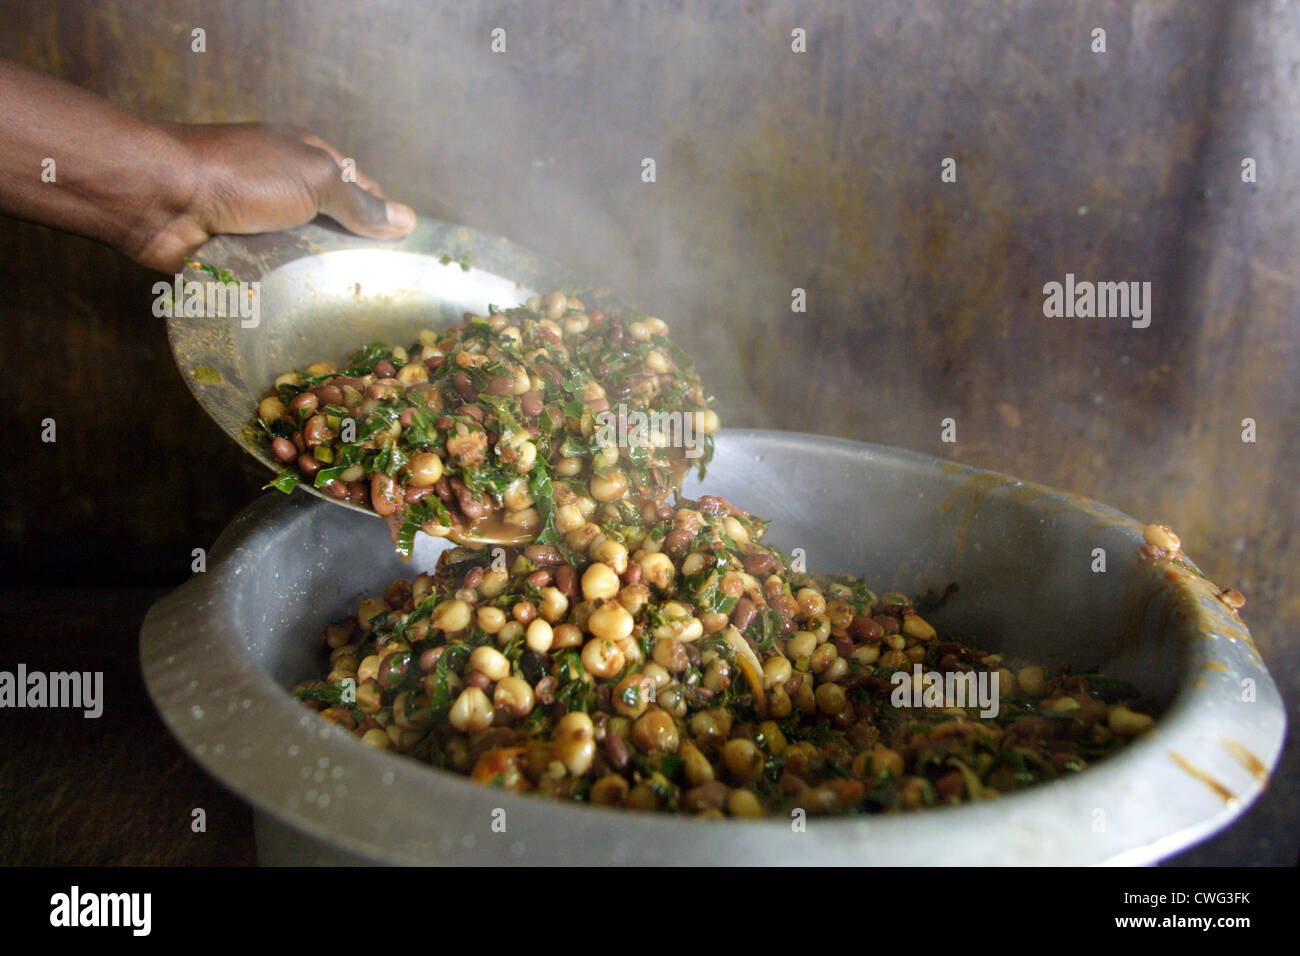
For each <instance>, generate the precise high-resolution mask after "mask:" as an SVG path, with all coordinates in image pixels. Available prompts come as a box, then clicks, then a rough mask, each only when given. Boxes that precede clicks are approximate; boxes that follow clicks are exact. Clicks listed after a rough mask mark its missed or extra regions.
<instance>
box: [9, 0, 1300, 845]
mask: <svg viewBox="0 0 1300 956" xmlns="http://www.w3.org/2000/svg"><path fill="white" fill-rule="evenodd" d="M0 23H3V24H4V28H3V30H0V55H2V56H6V57H10V58H13V59H16V60H18V61H20V62H22V63H25V64H27V65H29V66H31V67H34V68H36V69H39V70H43V71H45V72H48V73H52V74H55V75H58V76H61V77H63V78H65V79H68V80H70V81H72V82H74V83H77V84H79V85H82V86H84V87H87V88H89V89H92V90H95V91H97V92H99V93H102V94H103V95H105V96H107V97H109V98H110V99H112V100H113V101H114V102H117V103H119V104H122V105H124V106H127V107H130V108H133V109H136V110H139V111H141V112H143V113H146V114H148V115H151V116H155V117H159V118H165V119H171V120H177V121H188V122H216V121H238V120H251V119H264V120H272V121H283V122H292V123H297V124H301V125H304V126H307V127H309V128H311V129H313V130H314V131H316V132H317V133H319V134H320V135H321V136H323V137H324V138H326V139H327V140H329V141H331V142H332V143H334V144H336V145H337V146H339V148H340V149H342V150H343V152H344V154H345V155H348V156H352V157H355V158H356V159H357V161H358V163H359V165H360V166H361V168H363V169H365V170H366V171H368V172H369V173H371V174H372V175H374V176H376V177H377V178H378V179H379V180H380V181H381V182H382V183H383V184H384V185H385V188H386V189H387V191H388V193H389V195H391V196H393V197H395V198H400V199H402V200H404V201H406V202H408V203H410V204H411V205H413V206H414V207H415V208H416V209H417V210H418V211H419V212H421V213H424V214H439V215H444V216H451V215H454V216H457V217H459V219H460V220H461V221H463V222H464V223H466V224H467V225H470V226H473V227H475V228H478V229H481V230H484V231H486V232H489V233H499V234H502V235H505V236H508V237H509V238H510V239H512V240H514V241H517V242H519V243H522V244H525V245H530V246H533V247H535V248H537V249H539V250H544V251H545V252H546V253H547V254H548V255H550V256H551V257H552V258H554V259H556V260H559V261H561V262H563V263H565V264H567V265H570V266H572V267H573V268H575V269H577V270H579V271H583V272H586V273H588V274H590V275H593V276H597V277H601V278H602V279H604V280H605V281H607V282H608V283H609V284H611V285H613V286H615V287H617V288H620V289H622V290H624V291H626V292H627V293H628V294H629V295H630V296H631V297H632V298H633V299H635V300H637V301H639V302H640V303H642V304H643V305H644V306H645V307H646V308H647V309H649V310H650V311H652V312H655V313H657V314H660V315H662V316H664V317H665V318H666V319H667V320H668V321H669V322H670V323H671V324H672V325H673V328H674V335H675V336H676V337H677V338H678V339H679V340H680V341H681V342H682V343H683V344H684V345H685V346H686V347H687V348H688V349H690V350H692V351H694V352H695V353H696V354H697V355H699V356H700V361H699V364H700V366H701V371H702V373H703V375H704V376H705V380H706V382H707V383H708V384H709V385H710V386H711V388H712V389H713V391H714V392H716V393H717V394H718V396H719V398H720V409H719V410H720V412H721V414H722V417H723V421H724V423H725V424H731V425H748V426H761V427H775V428H786V429H796V430H804V431H814V432H822V433H827V434H834V435H841V436H845V437H849V438H856V439H861V440H866V441H873V442H880V443H884V444H891V445H901V446H906V447H910V448H915V449H919V450H922V451H926V452H929V453H932V454H936V455H941V456H944V457H949V458H953V459H956V460H960V461H963V462H967V463H970V464H973V465H977V466H982V467H985V468H990V469H994V470H997V471H1002V472H1007V473H1010V474H1014V475H1018V476H1022V477H1025V478H1029V479H1033V480H1036V481H1041V482H1045V483H1048V484H1052V485H1057V486H1061V487H1065V488H1068V489H1070V490H1072V491H1076V492H1079V493H1082V494H1084V495H1088V496H1092V497H1095V498H1098V499H1100V500H1102V501H1105V502H1107V503H1109V504H1113V505H1115V506H1116V507H1118V508H1120V509H1121V510H1123V511H1126V512H1128V513H1130V514H1133V515H1135V516H1136V517H1139V518H1141V519H1143V520H1147V521H1160V522H1166V523H1168V524H1170V525H1172V526H1173V527H1174V528H1175V529H1176V530H1177V531H1178V533H1179V534H1180V535H1181V536H1182V540H1183V542H1184V547H1185V549H1186V551H1187V552H1188V553H1189V554H1191V555H1192V557H1193V558H1194V559H1195V560H1196V561H1197V562H1198V563H1199V564H1200V565H1201V567H1202V568H1203V569H1204V570H1205V571H1206V572H1207V573H1208V574H1209V575H1210V577H1212V578H1213V579H1215V580H1216V581H1218V582H1220V583H1221V584H1223V585H1234V586H1236V587H1237V588H1238V589H1239V590H1241V591H1242V592H1243V593H1244V594H1245V595H1246V597H1247V601H1248V604H1247V606H1246V608H1245V611H1244V617H1245V619H1246V621H1247V623H1248V624H1249V625H1250V627H1251V629H1252V631H1253V633H1254V635H1255V637H1256V639H1257V641H1258V644H1259V646H1260V648H1261V650H1262V652H1263V655H1264V658H1265V660H1266V661H1267V662H1268V663H1269V666H1270V668H1271V670H1272V672H1273V674H1274V677H1275V678H1276V679H1277V681H1278V683H1279V684H1280V685H1281V687H1282V690H1283V693H1284V695H1285V696H1286V697H1287V698H1288V700H1289V701H1290V702H1291V703H1292V711H1291V713H1292V719H1293V721H1294V719H1295V716H1296V711H1295V707H1294V703H1295V701H1296V700H1297V699H1300V694H1298V693H1297V691H1298V690H1300V687H1298V686H1297V685H1298V673H1300V667H1298V666H1297V665H1298V664H1300V650H1298V649H1297V645H1296V642H1295V640H1294V636H1293V632H1294V629H1295V627H1296V624H1297V622H1298V621H1300V596H1297V594H1296V592H1295V590H1294V580H1293V579H1294V574H1293V573H1292V572H1293V569H1294V568H1295V567H1296V566H1297V563H1298V559H1300V539H1297V536H1296V534H1295V513H1296V503H1297V498H1296V488H1295V480H1296V464H1297V459H1298V458H1300V450H1298V446H1297V443H1296V430H1295V427H1294V426H1295V423H1296V421H1297V412H1300V390H1298V389H1297V388H1296V381H1297V375H1298V373H1300V324H1298V323H1297V318H1298V317H1300V312H1298V302H1297V294H1296V293H1297V286H1298V284H1300V270H1298V269H1297V267H1296V261H1297V253H1300V218H1298V217H1297V212H1298V211H1300V178H1298V177H1297V174H1298V173H1300V135H1298V133H1300V126H1298V119H1297V118H1298V117H1300V10H1297V8H1296V7H1295V6H1285V5H1283V4H1275V3H1271V2H1246V0H1233V2H1201V3H1174V2H1167V0H1124V2H1111V0H1098V2H1077V3H1065V2H1062V3H1033V2H1013V0H972V2H965V3H960V4H959V3H938V2H906V0H883V2H875V3H871V4H866V3H856V2H855V3H849V2H847V0H845V2H838V3H829V2H827V3H818V4H808V3H758V2H748V3H745V2H727V3H721V2H719V3H713V4H682V3H665V2H650V0H643V2H628V3H609V2H582V3H575V2H572V0H539V2H534V3H529V4H526V5H514V4H503V3H491V2H474V0H462V2H457V3H438V4H432V3H418V2H415V0H387V2H373V3H366V4H356V3H344V2H300V3H292V4H290V3H260V2H220V3H212V2H209V3H198V2H190V3H186V2H164V3H154V4H141V3H137V2H126V0H103V2H98V3H93V4H91V3H79V2H75V0H53V2H50V3H45V4H40V5H36V4H30V3H22V2H16V0H0ZM498 26H500V27H503V28H504V29H505V30H506V33H507V52H506V53H505V54H492V53H490V52H489V40H490V33H491V30H492V29H493V28H494V27H498ZM195 27H202V28H203V29H205V30H206V32H207V37H206V40H207V52H206V53H194V52H191V30H192V29H193V28H195ZM795 27H802V28H803V29H805V30H806V31H807V36H808V52H807V53H804V54H796V53H792V52H791V49H790V31H791V30H792V29H793V28H795ZM1095 27H1102V28H1104V29H1105V30H1106V33H1107V36H1106V42H1107V52H1105V53H1093V52H1092V51H1091V49H1090V44H1091V40H1092V38H1091V32H1092V30H1093V29H1094V28H1095ZM0 122H3V118H2V117H0ZM104 148H105V149H112V148H113V144H112V143H105V144H104ZM1247 156H1249V157H1252V158H1254V159H1255V160H1256V163H1257V166H1258V182H1257V183H1255V184H1247V183H1243V182H1242V179H1241V161H1242V159H1243V157H1247ZM644 157H653V158H654V159H655V160H656V164H657V172H658V181H657V182H656V183H654V184H644V183H642V182H641V179H640V172H641V160H642V159H643V158H644ZM945 157H952V158H954V159H956V160H957V182H956V183H950V184H949V183H942V182H941V181H940V176H939V173H940V163H941V161H942V160H943V159H944V158H945ZM1066 272H1073V273H1075V275H1076V276H1077V277H1078V278H1080V279H1091V280H1095V281H1127V280H1136V281H1143V280H1149V281H1150V282H1151V283H1152V285H1153V300H1154V311H1153V319H1152V322H1151V326H1150V327H1149V328H1146V329H1133V328H1131V327H1130V325H1129V323H1128V322H1127V321H1125V320H1122V319H1046V318H1044V317H1043V314H1042V303H1043V293H1042V287H1043V284H1044V283H1045V282H1049V281H1062V280H1063V279H1064V275H1065V273H1066ZM156 278H157V277H156V276H154V275H153V274H151V273H148V272H146V271H145V270H142V269H140V268H138V267H136V266H134V265H132V264H131V263H129V262H128V261H126V260H125V259H123V258H121V257H119V256H117V255H116V254H114V253H112V252H110V251H108V250H106V249H103V248H99V247H97V246H95V245H93V244H91V243H88V242H86V241H83V240H80V239H76V238H72V237H68V236H65V235H61V234H57V233H53V232H51V231H48V230H46V229H42V228H39V227H35V226H30V225H26V224H21V223H16V222H12V221H4V222H2V223H0V288H2V289H3V290H4V291H3V294H2V295H0V353H2V354H3V355H4V356H5V359H6V363H5V364H6V371H7V374H6V375H5V376H4V381H5V383H6V386H7V387H6V388H5V394H6V395H7V398H8V402H9V407H10V408H11V409H14V408H15V407H16V411H17V416H16V424H15V426H14V427H13V429H11V430H10V432H9V433H8V436H7V437H8V438H9V453H8V455H7V456H6V459H7V460H6V464H5V466H4V479H5V480H4V482H3V488H4V497H5V501H4V504H3V505H2V506H0V582H3V584H2V585H0V629H3V631H4V645H3V646H4V651H3V658H4V660H3V661H0V663H2V664H3V665H4V666H6V667H11V666H13V664H14V663H16V662H17V661H19V660H22V661H25V662H27V663H28V664H29V665H30V666H33V667H37V666H39V667H42V668H45V669H50V670H54V669H60V668H72V669H83V670H84V669H104V670H106V671H107V672H108V673H107V675H106V681H107V687H106V696H107V699H108V707H107V710H106V714H105V716H104V717H103V718H101V719H100V720H99V721H87V720H82V719H80V718H79V717H77V718H74V717H72V716H70V715H68V714H65V713H59V712H52V711H45V712H19V711H11V712H5V713H0V726H3V728H4V729H3V732H2V733H0V861H2V862H23V863H35V862H43V863H45V862H49V863H62V862H73V863H77V862H117V861H120V862H240V861H251V859H252V853H253V851H252V841H251V833H250V830H249V822H248V815H247V812H246V811H245V810H244V809H243V808H242V807H241V806H240V805H239V804H238V803H237V802H236V801H234V800H233V799H232V798H230V797H228V796H226V795H225V794H224V793H223V792H222V791H221V790H220V788H219V787H217V786H216V785H215V784H213V783H212V782H210V781H209V780H208V779H207V778H206V777H205V776H204V775H203V774H202V772H201V771H199V770H198V769H197V768H196V767H194V766H193V765H192V764H190V763H189V762H188V761H187V760H186V759H185V758H184V757H183V756H182V755H181V753H180V751H179V749H178V748H177V747H176V746H175V745H174V744H172V743H171V740H170V738H169V737H167V735H166V733H165V731H164V730H163V729H162V726H161V724H160V723H159V722H158V721H157V719H156V718H155V717H154V716H153V712H152V708H151V707H150V706H149V704H148V702H147V699H146V698H145V697H144V693H143V688H142V686H141V684H140V680H139V677H138V675H137V670H138V667H137V664H136V645H135V639H136V634H137V631H138V627H139V621H140V618H141V617H142V616H143V613H144V611H145V610H146V609H147V607H148V605H149V603H150V602H151V601H152V600H153V599H154V598H156V596H157V595H159V594H161V593H163V592H164V591H165V590H166V589H167V588H168V587H170V586H173V585H175V584H176V583H178V582H180V581H181V580H183V579H184V577H185V576H186V575H187V574H188V573H189V562H190V551H191V549H192V548H194V547H208V546H210V545H211V543H212V542H213V540H214V539H215V537H216V535H217V534H218V532H219V531H220V529H221V528H222V527H223V526H224V525H225V524H226V523H227V522H228V521H229V520H230V519H231V518H232V517H233V516H234V515H235V514H236V513H237V512H238V511H239V510H240V509H241V508H242V507H243V506H244V505H245V504H247V502H248V501H249V500H250V499H251V497H252V496H254V495H255V494H256V493H257V488H258V487H259V486H260V484H261V483H262V482H264V481H265V480H266V476H265V475H263V474H262V473H261V472H260V471H259V470H258V469H256V468H253V467H252V464H251V463H250V462H246V461H245V460H244V456H243V454H242V453H241V452H240V451H239V450H238V449H237V448H236V447H235V446H234V444H233V443H232V442H230V441H229V440H228V439H226V438H225V437H224V436H223V435H222V434H221V433H220V432H219V431H218V430H217V428H216V426H215V425H213V424H211V423H210V422H209V421H208V420H207V419H206V418H205V417H204V415H203V413H202V412H201V411H200V410H199V408H198V406H197V405H196V404H195V402H194V401H193V400H192V399H191V397H190V395H189V393H188V391H187V390H186V388H185V385H184V382H183V381H182V379H181V377H180V375H179V373H178V372H177V370H176V368H175V367H174V365H173V364H172V361H171V355H170V352H169V349H168V345H167V340H166V336H165V333H164V329H163V326H162V324H161V322H160V321H159V320H157V319H155V318H153V317H152V315H151V313H150V306H151V303H152V292H151V286H152V284H153V282H154V281H155V280H156ZM795 286H799V287H803V288H805V289H806V290H807V295H808V303H809V306H808V312H807V314H803V315H797V314H792V313H791V311H790V294H791V289H792V288H793V287H795ZM47 416H49V417H53V418H55V419H56V421H57V422H58V441H57V443H55V444H52V445H46V444H42V443H41V442H40V440H39V434H40V421H41V420H42V419H43V418H45V417H47ZM945 417H952V418H954V419H955V420H956V422H957V437H958V441H957V443H956V444H955V445H947V444H944V443H942V442H941V441H940V420H941V419H943V418H945ZM1246 417H1250V418H1253V419H1255V421H1256V422H1257V427H1258V441H1257V442H1256V443H1255V444H1244V443H1243V442H1242V441H1241V437H1240V433H1241V420H1242V419H1243V418H1246ZM1292 736H1293V737H1294V735H1292ZM1297 763H1298V759H1297V754H1296V749H1295V747H1294V746H1293V745H1288V751H1287V755H1286V756H1285V757H1284V760H1283V763H1282V765H1281V767H1280V769H1279V773H1278V774H1277V775H1276V776H1275V778H1274V781H1273V784H1272V787H1271V789H1270V791H1269V792H1268V793H1267V794H1266V795H1265V797H1264V798H1263V799H1262V800H1261V801H1260V803H1259V805H1258V806H1257V807H1256V808H1255V809H1253V810H1252V811H1251V812H1250V813H1248V814H1247V816H1246V817H1245V818H1244V819H1243V820H1242V821H1241V822H1240V823H1239V824H1237V825H1236V826H1235V827H1233V828H1232V829H1231V830H1229V831H1228V832H1227V833H1225V834H1223V835H1221V836H1219V837H1216V838H1215V839H1213V840H1211V841H1209V842H1207V843H1206V844H1203V845H1202V846H1201V847H1198V848H1197V849H1195V850H1193V851H1191V852H1189V853H1187V854H1184V855H1183V856H1182V857H1181V858H1180V859H1181V861H1183V862H1198V863H1200V862H1225V863H1274V864H1277V863H1283V864H1292V863H1294V862H1295V861H1296V853H1297V838H1296V835H1295V824H1296V821H1297V818H1298V817H1300V814H1297V805H1296V804H1297V796H1296V790H1297V788H1296V781H1297V779H1298V777H1300V774H1298V773H1297ZM195 806H203V807H205V809H206V810H207V812H208V817H209V831H208V833H207V834H205V835H202V836H196V835H194V834H192V833H191V832H190V827H189V820H190V809H191V808H192V807H195Z"/></svg>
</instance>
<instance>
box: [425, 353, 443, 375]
mask: <svg viewBox="0 0 1300 956" xmlns="http://www.w3.org/2000/svg"><path fill="white" fill-rule="evenodd" d="M446 364H447V356H445V355H431V356H429V358H427V359H425V360H424V367H425V368H427V369H428V370H429V371H430V372H436V371H438V369H440V368H442V367H443V366H444V365H446Z"/></svg>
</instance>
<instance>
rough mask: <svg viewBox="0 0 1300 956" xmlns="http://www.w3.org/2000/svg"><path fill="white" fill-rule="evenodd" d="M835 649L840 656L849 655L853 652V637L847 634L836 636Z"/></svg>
mask: <svg viewBox="0 0 1300 956" xmlns="http://www.w3.org/2000/svg"><path fill="white" fill-rule="evenodd" d="M835 650H836V652H837V653H838V654H839V655H840V657H848V656H849V655H850V654H852V653H853V638H851V637H849V636H848V635H847V634H843V635H841V636H839V637H837V638H835Z"/></svg>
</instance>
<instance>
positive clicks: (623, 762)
mask: <svg viewBox="0 0 1300 956" xmlns="http://www.w3.org/2000/svg"><path fill="white" fill-rule="evenodd" d="M605 756H607V757H608V758H609V762H610V764H611V765H612V766H613V767H614V769H615V770H626V769H627V765H628V763H629V762H630V761H631V757H630V756H629V754H628V752H627V744H626V743H625V742H624V741H623V738H622V737H620V736H619V735H618V734H610V733H607V734H605Z"/></svg>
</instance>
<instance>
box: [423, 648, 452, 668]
mask: <svg viewBox="0 0 1300 956" xmlns="http://www.w3.org/2000/svg"><path fill="white" fill-rule="evenodd" d="M446 650H447V645H446V644H443V645H442V646H441V647H431V648H429V649H428V650H427V651H425V652H424V653H423V654H421V655H420V670H422V671H424V672H426V673H428V672H429V671H432V670H433V669H434V668H435V667H437V666H438V661H439V659H440V658H441V657H442V655H443V652H444V651H446Z"/></svg>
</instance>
